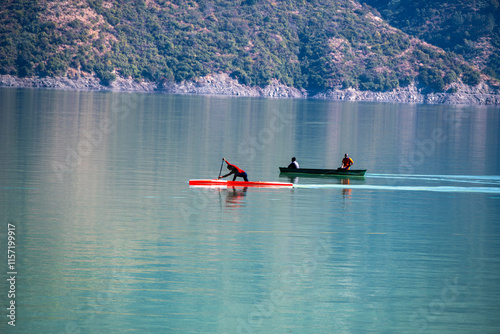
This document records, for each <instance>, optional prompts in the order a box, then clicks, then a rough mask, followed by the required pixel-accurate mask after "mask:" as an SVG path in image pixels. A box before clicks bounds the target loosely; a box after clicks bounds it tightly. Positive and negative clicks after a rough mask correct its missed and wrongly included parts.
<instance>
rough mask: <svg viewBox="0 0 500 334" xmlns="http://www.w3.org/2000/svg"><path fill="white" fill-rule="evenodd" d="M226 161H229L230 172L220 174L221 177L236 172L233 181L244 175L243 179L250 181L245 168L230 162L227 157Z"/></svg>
mask: <svg viewBox="0 0 500 334" xmlns="http://www.w3.org/2000/svg"><path fill="white" fill-rule="evenodd" d="M224 161H225V162H226V163H227V169H229V170H230V172H229V173H227V174H226V175H224V176H220V177H219V179H222V178H224V177H226V176H229V175H231V174H234V177H233V181H234V180H236V178H237V177H242V178H243V180H245V181H246V182H248V177H247V173H246V172H245V171H244V170H243V169H241V168H239V167H238V166H236V165H232V164H230V163H229V161H227V160H226V159H224Z"/></svg>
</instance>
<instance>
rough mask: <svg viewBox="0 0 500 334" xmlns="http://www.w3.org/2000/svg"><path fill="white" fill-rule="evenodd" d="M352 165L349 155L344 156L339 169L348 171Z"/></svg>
mask: <svg viewBox="0 0 500 334" xmlns="http://www.w3.org/2000/svg"><path fill="white" fill-rule="evenodd" d="M353 164H354V161H352V159H351V158H349V154H347V153H346V154H345V156H344V159H342V167H340V169H345V170H348V169H349V168H351V166H352V165H353Z"/></svg>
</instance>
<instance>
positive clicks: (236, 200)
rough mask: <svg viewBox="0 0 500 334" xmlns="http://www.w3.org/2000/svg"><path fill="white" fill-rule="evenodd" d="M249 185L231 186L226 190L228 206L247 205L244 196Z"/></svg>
mask: <svg viewBox="0 0 500 334" xmlns="http://www.w3.org/2000/svg"><path fill="white" fill-rule="evenodd" d="M247 190H248V187H243V188H236V187H230V188H228V189H227V191H226V207H231V208H239V207H242V206H244V205H245V201H244V197H245V196H246V195H247Z"/></svg>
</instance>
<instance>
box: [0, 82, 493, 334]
mask: <svg viewBox="0 0 500 334" xmlns="http://www.w3.org/2000/svg"><path fill="white" fill-rule="evenodd" d="M0 108H1V111H0V217H1V222H0V238H1V245H2V246H1V248H2V250H1V252H0V253H1V254H3V255H2V256H3V259H2V261H1V262H2V266H1V268H2V269H1V270H2V273H1V275H0V277H2V279H1V283H0V295H1V296H2V297H1V298H0V300H1V303H2V305H1V310H2V311H1V319H2V320H1V324H0V332H2V333H129V332H131V333H499V332H500V321H499V320H498V315H499V314H500V154H499V153H500V147H499V145H500V138H499V133H500V131H499V130H500V116H499V111H500V110H499V109H498V108H487V107H471V106H442V105H438V106H435V105H413V104H389V103H352V102H328V101H313V100H271V99H247V98H222V97H206V96H205V97H204V96H173V95H159V94H158V95H157V94H135V93H134V94H128V93H101V92H66V91H52V90H25V89H0ZM344 153H349V155H350V156H351V157H352V158H353V160H354V163H355V164H354V166H353V168H361V169H368V172H367V174H366V176H365V178H361V179H359V178H357V179H338V178H333V177H328V178H325V177H323V178H318V177H299V178H294V179H289V178H288V177H283V176H280V174H279V170H278V167H279V166H287V165H288V164H289V162H290V158H291V157H292V156H295V157H297V161H298V162H299V163H300V166H301V167H310V168H336V167H338V166H339V165H340V160H341V159H342V157H343V155H344ZM222 157H225V158H226V159H228V160H229V161H230V162H231V163H234V164H236V165H238V166H239V167H241V168H243V169H244V170H246V172H247V173H248V175H249V179H250V180H253V181H257V180H265V181H283V182H286V181H289V180H292V181H293V182H295V183H296V184H297V187H294V188H292V189H252V188H248V189H219V188H190V187H189V186H188V184H187V181H188V180H189V179H194V178H214V177H217V176H218V175H219V169H220V166H221V158H222ZM226 171H227V169H225V168H224V170H223V172H226ZM9 227H10V230H11V231H13V232H14V233H15V241H14V243H15V249H12V250H15V252H16V253H15V261H14V263H13V262H12V261H11V265H13V267H12V268H9V267H8V266H7V264H8V258H7V257H8V232H9ZM13 227H14V228H15V230H14V229H13ZM11 234H12V233H11ZM11 246H12V244H11ZM11 272H15V274H10V273H11ZM11 276H15V282H14V281H8V280H7V279H9V278H10V277H11ZM11 289H14V290H15V296H12V295H11V296H10V297H9V295H10V294H9V291H10V290H11ZM12 301H14V302H15V311H14V312H15V327H13V326H12V325H9V324H8V322H9V321H12V320H11V319H9V315H10V314H12V313H13V312H12V311H10V310H8V309H7V308H8V307H9V306H10V303H11V302H12Z"/></svg>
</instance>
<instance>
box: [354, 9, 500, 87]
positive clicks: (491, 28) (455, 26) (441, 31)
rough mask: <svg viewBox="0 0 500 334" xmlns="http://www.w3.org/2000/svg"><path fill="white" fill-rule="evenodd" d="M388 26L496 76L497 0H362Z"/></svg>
mask: <svg viewBox="0 0 500 334" xmlns="http://www.w3.org/2000/svg"><path fill="white" fill-rule="evenodd" d="M363 1H365V2H366V3H368V4H369V5H371V6H373V7H374V8H376V9H377V10H378V11H379V12H380V13H381V15H382V17H383V18H384V19H386V20H387V21H388V22H389V23H390V24H391V25H393V26H395V27H397V28H399V29H401V30H403V31H404V32H406V33H408V34H410V35H412V36H416V37H418V38H420V39H422V40H425V41H426V42H428V43H431V44H433V45H436V46H438V47H441V48H443V49H444V50H446V51H452V52H455V53H456V54H459V55H461V56H463V57H464V59H466V60H468V61H470V62H472V63H473V64H474V65H476V66H477V67H478V68H479V69H480V70H481V71H482V72H483V73H485V74H487V75H489V76H492V77H495V78H497V79H500V54H499V51H500V3H499V1H498V0H474V1H471V0H454V1H450V0H433V1H427V0H363Z"/></svg>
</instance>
